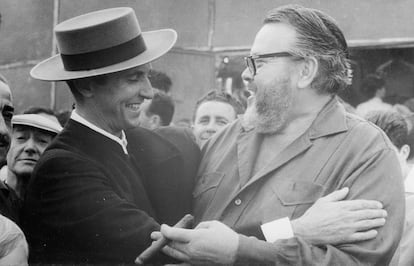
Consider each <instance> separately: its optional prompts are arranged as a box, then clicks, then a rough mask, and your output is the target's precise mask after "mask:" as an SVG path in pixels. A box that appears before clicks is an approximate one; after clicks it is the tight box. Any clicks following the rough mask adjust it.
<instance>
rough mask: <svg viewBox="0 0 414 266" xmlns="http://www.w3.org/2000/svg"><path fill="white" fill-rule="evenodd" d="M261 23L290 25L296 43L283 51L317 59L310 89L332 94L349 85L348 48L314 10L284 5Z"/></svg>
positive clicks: (324, 16)
mask: <svg viewBox="0 0 414 266" xmlns="http://www.w3.org/2000/svg"><path fill="white" fill-rule="evenodd" d="M264 23H265V24H270V23H284V24H287V25H290V26H292V27H293V28H294V29H295V31H296V34H297V40H296V43H295V45H294V47H292V49H291V50H290V51H287V52H290V53H292V54H294V55H297V56H298V57H303V58H306V57H309V56H312V57H314V58H316V59H317V60H318V62H319V69H318V73H317V76H316V78H315V80H314V81H313V82H312V84H311V85H312V88H314V89H315V90H317V91H318V92H320V93H332V94H335V93H337V92H338V91H339V90H341V89H344V88H345V87H346V86H347V85H349V84H351V70H350V62H349V59H348V56H349V52H348V46H347V44H346V41H345V37H344V35H343V33H342V31H341V30H340V28H339V27H338V25H337V24H336V22H335V20H334V19H333V18H331V17H330V16H328V15H327V14H325V13H323V12H321V11H319V10H316V9H312V8H306V7H302V6H299V5H286V6H282V7H279V8H275V9H273V10H271V11H270V12H269V13H268V14H267V16H266V18H265V19H264Z"/></svg>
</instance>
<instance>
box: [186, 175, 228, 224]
mask: <svg viewBox="0 0 414 266" xmlns="http://www.w3.org/2000/svg"><path fill="white" fill-rule="evenodd" d="M223 178H224V173H221V172H212V173H207V174H204V175H203V176H201V178H200V179H199V180H198V182H197V184H196V186H195V188H194V191H193V198H194V216H195V217H196V219H197V218H202V215H203V214H204V212H205V211H206V210H207V208H208V206H209V205H210V203H211V201H212V200H213V199H214V196H215V194H216V191H217V187H218V186H219V185H220V183H221V181H222V180H223Z"/></svg>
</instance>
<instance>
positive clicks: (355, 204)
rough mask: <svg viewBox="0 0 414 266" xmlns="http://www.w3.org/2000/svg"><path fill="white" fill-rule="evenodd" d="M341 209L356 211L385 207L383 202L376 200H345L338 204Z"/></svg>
mask: <svg viewBox="0 0 414 266" xmlns="http://www.w3.org/2000/svg"><path fill="white" fill-rule="evenodd" d="M337 204H339V205H340V206H341V207H343V208H344V209H346V210H350V211H356V210H364V209H382V208H383V206H382V204H381V202H379V201H376V200H344V201H341V202H338V203H337Z"/></svg>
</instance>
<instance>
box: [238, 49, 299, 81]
mask: <svg viewBox="0 0 414 266" xmlns="http://www.w3.org/2000/svg"><path fill="white" fill-rule="evenodd" d="M291 56H295V55H294V54H292V53H290V52H277V53H270V54H259V55H250V56H245V57H244V61H245V63H246V66H247V68H248V69H249V71H250V73H251V74H252V75H253V76H256V74H257V68H256V61H255V60H256V59H261V58H272V57H273V58H274V57H276V58H279V57H291Z"/></svg>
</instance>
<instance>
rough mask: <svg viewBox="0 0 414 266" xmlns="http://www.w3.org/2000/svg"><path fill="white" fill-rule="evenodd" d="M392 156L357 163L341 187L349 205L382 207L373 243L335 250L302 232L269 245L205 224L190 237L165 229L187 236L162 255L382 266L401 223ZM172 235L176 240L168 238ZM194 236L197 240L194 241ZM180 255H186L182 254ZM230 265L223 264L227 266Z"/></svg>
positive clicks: (399, 189)
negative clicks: (369, 202) (363, 202)
mask: <svg viewBox="0 0 414 266" xmlns="http://www.w3.org/2000/svg"><path fill="white" fill-rule="evenodd" d="M393 152H394V151H392V150H390V149H384V150H382V151H380V152H377V153H376V154H375V155H373V156H370V158H369V159H368V160H366V161H365V162H361V164H360V165H359V167H357V169H355V170H354V171H353V172H352V173H351V174H350V175H349V176H348V178H347V179H346V181H345V182H344V184H342V185H343V186H348V187H350V194H349V197H348V199H351V200H352V199H376V200H380V201H381V202H382V203H383V205H384V207H385V209H386V211H387V212H388V217H387V223H386V224H385V225H384V226H382V227H381V228H378V229H377V230H378V235H377V236H376V238H374V239H371V240H368V241H362V242H355V243H347V244H340V245H333V244H326V243H323V241H322V242H321V241H320V240H318V239H316V238H315V234H316V233H317V232H314V230H308V231H307V230H302V234H299V235H295V237H294V238H290V239H284V240H277V241H276V242H274V243H268V242H265V241H262V240H259V239H257V238H255V237H247V236H243V235H238V234H236V233H235V232H234V231H232V230H231V229H230V228H228V227H226V226H225V225H223V224H221V223H218V222H207V223H203V224H202V227H201V228H197V229H201V230H195V231H197V232H192V233H191V232H190V231H179V232H177V231H176V230H169V229H170V228H168V227H166V226H163V227H162V228H161V232H163V234H164V235H166V236H167V237H171V238H173V239H175V240H177V239H180V237H179V235H180V233H181V232H185V233H184V235H185V236H186V235H187V234H188V236H187V238H186V237H183V239H182V240H183V242H181V243H178V242H174V243H173V244H172V245H170V247H169V248H166V250H165V251H167V253H169V254H170V255H173V256H176V257H178V258H180V259H182V260H184V261H190V262H191V263H197V262H205V261H210V262H220V263H223V261H218V260H217V259H218V257H219V254H217V256H216V257H214V255H213V254H214V252H209V250H217V249H214V248H217V247H219V250H223V251H226V252H228V253H227V254H229V255H228V256H227V259H228V260H230V261H236V263H237V262H241V263H242V264H243V263H244V264H255V263H260V264H276V265H278V264H281V265H377V264H381V265H386V264H387V263H388V262H389V261H390V260H391V258H392V256H393V253H394V251H395V249H396V248H397V245H398V242H399V239H400V237H401V234H402V228H403V222H404V192H403V185H402V178H401V171H400V169H399V168H398V167H399V165H398V161H397V158H396V156H395V154H394V153H393ZM299 219H300V218H299ZM306 226H307V225H306V223H305V224H303V228H306ZM171 233H172V234H177V235H170V234H171ZM191 234H192V235H191ZM195 234H198V235H199V236H198V237H194V236H195ZM235 236H237V238H235ZM177 237H178V238H177ZM200 238H203V241H200V240H199V239H200ZM188 239H194V240H195V239H198V241H194V243H191V241H190V243H186V242H187V241H184V240H188ZM225 239H226V240H225ZM227 239H228V240H227ZM218 240H220V241H221V242H220V241H218ZM230 240H231V241H230ZM220 243H221V244H220ZM226 243H227V244H226ZM235 247H236V248H235ZM197 249H199V250H203V252H202V253H200V252H199V253H200V254H202V256H200V254H195V253H197ZM179 250H185V251H187V252H186V253H180V252H179ZM234 250H236V252H235V253H232V252H231V251H234ZM193 251H196V252H193ZM210 253H211V255H209V256H207V257H206V254H210ZM230 254H232V255H230ZM221 258H223V257H222V256H221ZM230 261H225V263H229V262H230Z"/></svg>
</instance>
